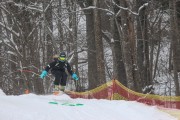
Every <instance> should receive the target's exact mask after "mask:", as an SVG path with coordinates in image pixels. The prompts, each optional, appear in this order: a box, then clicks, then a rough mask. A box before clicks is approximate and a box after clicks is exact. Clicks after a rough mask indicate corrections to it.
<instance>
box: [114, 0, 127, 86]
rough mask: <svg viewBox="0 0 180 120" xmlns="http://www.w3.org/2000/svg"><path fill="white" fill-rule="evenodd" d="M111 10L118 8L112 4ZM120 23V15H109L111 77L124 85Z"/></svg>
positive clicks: (117, 9)
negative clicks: (111, 60)
mask: <svg viewBox="0 0 180 120" xmlns="http://www.w3.org/2000/svg"><path fill="white" fill-rule="evenodd" d="M115 2H116V4H117V5H119V2H118V0H116V1H115ZM113 11H114V12H115V13H116V14H117V13H118V11H119V8H118V7H116V6H114V8H113ZM120 23H121V17H120V16H117V17H115V16H113V17H111V34H112V36H113V41H111V46H112V54H113V78H114V79H117V80H118V81H119V82H121V83H122V84H123V85H124V86H127V78H126V71H125V66H124V61H123V57H122V47H121V46H122V39H121V37H120V35H121V33H120V28H119V25H120Z"/></svg>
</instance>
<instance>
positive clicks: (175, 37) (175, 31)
mask: <svg viewBox="0 0 180 120" xmlns="http://www.w3.org/2000/svg"><path fill="white" fill-rule="evenodd" d="M169 9H170V23H171V42H172V52H173V54H172V56H173V73H174V83H175V87H176V91H175V93H176V96H179V95H180V89H179V80H178V71H177V69H178V68H177V67H178V43H179V40H178V28H177V27H178V24H177V16H176V15H177V13H176V0H170V1H169Z"/></svg>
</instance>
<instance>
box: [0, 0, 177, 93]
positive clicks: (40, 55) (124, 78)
mask: <svg viewBox="0 0 180 120" xmlns="http://www.w3.org/2000/svg"><path fill="white" fill-rule="evenodd" d="M61 51H65V52H66V54H67V56H68V61H69V62H70V64H71V66H72V68H73V71H74V72H75V73H77V74H78V76H79V80H78V81H74V80H72V79H71V77H70V76H69V78H68V81H67V82H68V84H67V87H68V89H70V90H73V91H78V92H83V91H86V90H91V89H94V88H96V87H98V86H100V85H102V84H105V83H106V82H107V81H109V80H114V79H115V80H118V81H119V82H121V83H122V84H123V85H124V86H126V87H128V88H130V89H131V90H134V91H137V92H140V93H145V94H146V93H150V94H158V95H165V96H180V88H179V85H180V83H179V82H180V79H179V77H180V76H179V72H180V1H178V0H0V66H1V69H0V89H2V90H3V91H4V92H5V93H6V94H8V95H20V94H23V93H24V91H25V90H27V89H28V90H29V91H30V92H33V93H36V94H48V93H50V92H51V91H52V83H53V81H54V78H53V76H52V75H51V73H50V72H49V74H48V76H47V77H46V78H45V79H43V80H42V79H40V77H39V75H40V74H41V72H42V71H43V69H44V67H45V66H47V64H48V63H49V62H51V61H52V60H53V56H54V55H59V53H60V52H61Z"/></svg>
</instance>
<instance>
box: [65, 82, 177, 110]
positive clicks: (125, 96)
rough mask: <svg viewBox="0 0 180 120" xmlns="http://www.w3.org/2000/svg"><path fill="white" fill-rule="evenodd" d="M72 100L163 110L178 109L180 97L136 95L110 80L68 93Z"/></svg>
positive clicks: (136, 93)
mask: <svg viewBox="0 0 180 120" xmlns="http://www.w3.org/2000/svg"><path fill="white" fill-rule="evenodd" d="M68 94H69V95H70V97H72V98H85V99H109V100H128V101H137V102H141V103H145V104H148V105H155V106H160V107H165V108H175V109H180V96H160V95H152V94H143V93H138V92H135V91H133V90H130V89H128V88H127V87H125V86H124V85H122V84H121V83H120V82H119V81H117V80H111V81H109V82H107V83H105V84H103V85H101V86H99V87H97V88H95V89H92V90H89V91H86V92H73V91H69V92H68Z"/></svg>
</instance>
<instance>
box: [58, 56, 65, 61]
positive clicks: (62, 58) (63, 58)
mask: <svg viewBox="0 0 180 120" xmlns="http://www.w3.org/2000/svg"><path fill="white" fill-rule="evenodd" d="M58 59H59V60H60V61H65V60H66V58H65V57H59V58H58Z"/></svg>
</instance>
